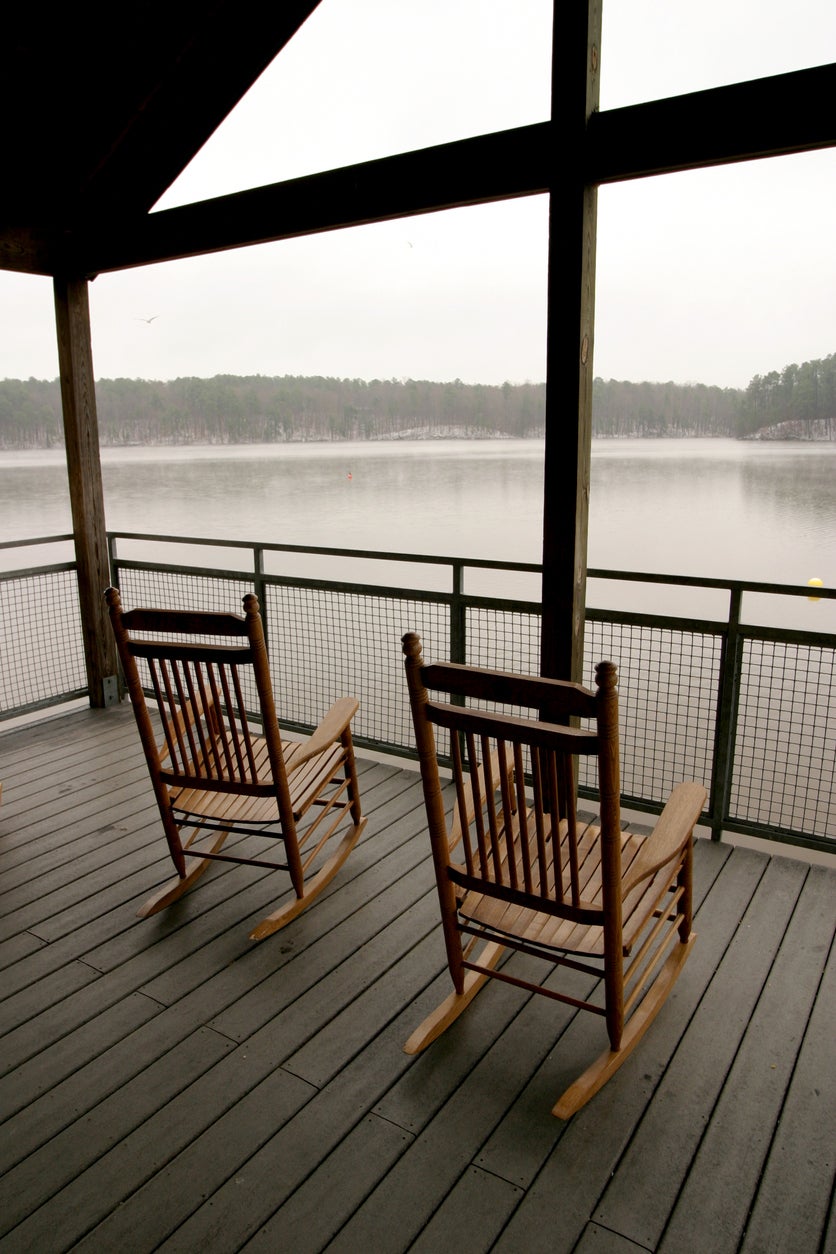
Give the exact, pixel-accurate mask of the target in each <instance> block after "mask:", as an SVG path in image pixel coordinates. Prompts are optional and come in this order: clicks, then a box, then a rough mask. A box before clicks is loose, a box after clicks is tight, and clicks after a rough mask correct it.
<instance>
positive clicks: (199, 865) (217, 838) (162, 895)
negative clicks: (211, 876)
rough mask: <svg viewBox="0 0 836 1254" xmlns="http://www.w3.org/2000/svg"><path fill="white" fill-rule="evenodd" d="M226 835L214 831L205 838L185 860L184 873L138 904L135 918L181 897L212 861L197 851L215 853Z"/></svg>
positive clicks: (163, 906) (146, 916)
mask: <svg viewBox="0 0 836 1254" xmlns="http://www.w3.org/2000/svg"><path fill="white" fill-rule="evenodd" d="M228 835H229V832H216V833H215V834H214V837H213V839H212V840H211V841H208V840H207V842H206V843H205V845H204V844H201V845H200V846H198V849H197V850H196V851H195V855H194V856H193V857H190V858H189V859H188V860H187V862H186V872H185V874H184V875H178V876H176V877H175V878H174V879H173V880H169V881H168V883H166V884H163V886H162V888H158V889H157V891H156V892H155V893H154V894H153V896H151V897H149V898H148V900H147V901H146V902H145V905H143V906H140V908H139V910H137V912H136V913H137V918H139V919H147V918H148V916H149V915H151V914H156V913H157V911H158V910H164V909H165V907H166V906H170V905H171V903H172V902H173V901H177V899H178V897H182V896H183V894H184V893H185V892H187V891H188V890H189V889H190V888H191V887H192V885H193V884H194V882H195V880H197V879H199V878H200V876H201V875H202V874H203V872H204V871H206V870H208V869H209V866H210V864H211V862H212V859H211V858H201V857H200V856H199V851H202V850H204V849H205V851H206V853H217V852H218V851H219V849H220V847H221V845H222V844H223V843H224V841H225V840H226V838H227V836H228Z"/></svg>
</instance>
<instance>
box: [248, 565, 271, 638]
mask: <svg viewBox="0 0 836 1254" xmlns="http://www.w3.org/2000/svg"><path fill="white" fill-rule="evenodd" d="M252 554H253V591H254V593H255V595H256V596H257V597H258V604H259V605H260V606H261V623H262V626H263V628H264V643H265V644H266V645H267V652H268V653H269V652H270V640H269V634H270V632H269V626H268V622H267V618H268V615H267V604H266V602H265V599H264V598H265V596H266V594H267V589H266V585H265V583H264V549H263V547H262V546H261V545H260V544H254V545H253V548H252Z"/></svg>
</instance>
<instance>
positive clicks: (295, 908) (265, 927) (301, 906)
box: [250, 819, 366, 940]
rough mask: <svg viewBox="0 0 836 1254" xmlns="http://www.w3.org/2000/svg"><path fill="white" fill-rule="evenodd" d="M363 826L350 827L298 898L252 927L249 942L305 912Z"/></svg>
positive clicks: (355, 840) (344, 856)
mask: <svg viewBox="0 0 836 1254" xmlns="http://www.w3.org/2000/svg"><path fill="white" fill-rule="evenodd" d="M365 826H366V819H361V820H360V822H359V823H356V824H355V825H354V826H353V827H350V828H349V829H348V831H347V832H346V834H345V836H344V837H343V839H342V840H341V841H340V844H339V846H338V847H337V849H336V851H335V852H334V853H333V854H332V855H331V857H330V858H329V859H328V861H327V862H325V863H324V864H323V865H322V867H321V868H320V869H319V871H317V873H316V875H313V876H312V877H311V878H310V879H309V880H307V881H306V883H305V886H304V889H303V891H302V893H301V894H300V896H298V897H296V898H294V900H293V901H291V902H290V903H289V904H288V905H286V906H282V907H280V908H279V909H278V910H275V911H274V912H273V914H268V916H267V918H266V919H262V920H261V922H260V923H259V924H258V926H257V927H254V928H253V930H252V931H251V932H250V940H264V938H265V937H266V936H272V935H273V933H274V932H278V931H279V929H280V928H283V927H286V925H287V924H288V923H290V922H291V920H292V919H295V918H296V917H297V915H300V914H301V913H302V911H303V910H306V909H307V908H308V906H309V905H310V904H311V902H312V901H313V900H314V898H315V897H318V896H319V894H320V893H321V892H322V890H323V888H325V887H326V885H328V884H329V883H330V882H331V880H332V879H333V878H334V876H335V875H336V874H337V871H339V869H340V867H341V866H342V864H343V863H344V862H345V860H346V858H347V857H348V855H349V854H350V853H351V851H352V849H353V848H354V846H355V845H356V844H357V841H358V840H359V839H360V836H361V834H362V831H363V828H364V827H365Z"/></svg>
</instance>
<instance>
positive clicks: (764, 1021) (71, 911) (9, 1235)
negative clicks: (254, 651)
mask: <svg viewBox="0 0 836 1254" xmlns="http://www.w3.org/2000/svg"><path fill="white" fill-rule="evenodd" d="M361 767H362V775H361V787H362V791H363V798H364V806H365V809H366V812H367V814H368V816H369V824H368V827H367V830H366V833H365V834H364V837H363V839H362V840H361V842H360V844H359V845H358V847H357V849H356V850H355V851H354V853H353V854H352V856H351V858H350V859H349V861H348V863H347V864H346V866H345V867H344V868H343V869H342V871H341V873H340V874H339V875H338V876H337V877H336V878H335V880H334V881H333V882H332V884H330V885H329V887H328V889H327V890H326V891H325V892H324V894H323V895H322V897H321V898H320V900H319V901H318V902H317V903H316V904H315V905H314V906H313V907H312V908H311V909H310V910H309V911H307V912H306V913H305V914H303V915H302V916H301V917H300V918H299V919H297V920H295V921H294V923H293V924H291V925H290V926H289V927H288V928H287V929H285V930H284V931H282V932H280V933H279V934H277V935H276V936H274V937H272V938H270V939H269V940H267V941H264V942H262V943H261V944H258V945H255V944H253V943H252V942H250V941H249V940H248V932H249V930H250V928H251V927H252V926H253V925H254V924H255V923H256V922H258V920H259V919H260V918H261V917H263V915H264V914H266V913H267V912H269V911H270V910H272V909H274V908H275V906H276V904H277V902H278V900H279V899H280V898H281V897H282V896H283V895H284V893H285V892H286V891H287V890H286V886H285V885H284V881H283V880H282V878H281V874H279V875H276V874H267V873H265V872H262V871H248V870H246V869H245V868H239V867H230V866H228V865H225V864H220V865H218V866H216V867H213V868H212V869H211V870H210V871H209V872H208V874H207V875H206V876H205V877H204V878H203V879H202V880H201V882H200V883H199V884H198V885H197V886H196V887H195V889H194V890H193V891H192V892H190V893H189V894H187V895H186V896H185V897H184V898H183V899H182V900H181V901H180V902H178V903H177V904H176V905H175V906H173V907H170V908H169V909H168V910H167V911H163V912H162V913H161V914H159V915H156V916H153V917H152V918H150V919H146V920H138V919H137V918H136V910H137V908H138V907H139V905H140V904H141V903H142V902H143V901H144V900H145V899H146V898H147V897H148V895H149V894H150V893H151V892H152V891H154V889H155V888H156V887H157V886H158V885H159V884H160V883H162V882H164V881H165V879H167V878H168V877H169V876H170V873H171V872H170V864H169V862H168V858H167V855H166V853H165V848H164V843H163V841H162V838H161V834H160V832H159V830H158V828H159V824H158V820H157V818H156V817H155V813H156V812H155V808H154V805H153V800H152V797H151V793H150V787H149V785H148V782H147V775H146V773H145V768H144V763H143V760H142V756H141V751H140V749H139V745H138V741H137V737H136V732H135V728H134V725H133V720H132V718H131V715H130V711H129V709H127V707H121V708H118V709H115V710H110V711H104V712H87V711H79V712H77V713H74V714H71V715H68V716H66V717H63V718H56V719H50V720H48V721H45V722H43V723H38V724H33V725H32V726H30V727H27V728H25V729H22V730H18V731H16V732H14V733H11V734H5V735H2V736H0V779H2V781H3V801H2V806H0V1249H2V1251H3V1254H7V1252H8V1254H18V1252H19V1251H20V1252H22V1251H27V1250H31V1251H37V1254H59V1252H60V1251H64V1250H70V1249H73V1250H75V1249H78V1250H84V1251H87V1252H88V1254H105V1252H107V1254H110V1252H111V1251H113V1250H115V1249H125V1250H129V1251H131V1254H144V1251H146V1250H147V1251H149V1254H150V1251H151V1250H155V1249H159V1248H161V1249H164V1250H166V1251H183V1252H188V1254H191V1252H192V1251H194V1252H195V1254H198V1252H199V1254H206V1252H208V1251H213V1250H217V1251H219V1252H222V1254H229V1252H230V1251H237V1250H247V1251H248V1254H256V1252H260V1251H267V1250H271V1251H272V1250H276V1249H288V1250H293V1251H294V1254H308V1251H310V1252H311V1254H313V1251H319V1250H324V1249H328V1250H329V1251H331V1252H332V1254H336V1252H337V1251H347V1252H350V1254H355V1252H356V1251H357V1250H358V1249H364V1248H368V1249H369V1250H373V1251H374V1254H387V1252H388V1251H392V1252H394V1251H406V1250H410V1249H411V1250H413V1251H417V1252H418V1254H431V1252H433V1251H436V1250H441V1249H452V1248H455V1249H457V1250H460V1251H462V1254H477V1252H478V1254H481V1252H482V1251H489V1250H495V1251H502V1252H504V1254H518V1252H519V1251H522V1250H525V1251H526V1254H529V1251H531V1252H534V1251H538V1250H543V1251H546V1250H548V1251H549V1252H550V1254H563V1252H564V1251H565V1252H566V1254H568V1252H569V1251H572V1250H578V1251H581V1250H582V1251H584V1254H586V1251H587V1250H588V1251H592V1250H602V1251H605V1250H612V1251H615V1250H619V1251H624V1252H625V1254H626V1251H628V1250H630V1249H644V1250H658V1251H666V1250H668V1249H674V1248H678V1249H682V1248H692V1249H693V1248H696V1247H695V1246H694V1244H693V1239H694V1233H695V1232H699V1233H700V1242H702V1243H703V1245H702V1248H705V1249H710V1250H711V1251H712V1254H715V1252H716V1254H725V1251H729V1252H730V1254H731V1251H735V1252H737V1251H742V1252H743V1254H761V1252H762V1251H772V1250H774V1251H776V1254H777V1252H778V1251H783V1250H786V1249H789V1248H792V1249H793V1250H794V1251H798V1252H799V1254H806V1252H807V1251H809V1252H810V1254H813V1252H814V1251H818V1250H819V1249H822V1250H826V1249H828V1248H829V1243H830V1244H832V1240H833V1238H832V1233H831V1232H830V1230H829V1228H828V1225H829V1224H830V1227H831V1228H832V1220H831V1218H830V1215H831V1209H832V1195H833V1187H834V1170H835V1168H834V1158H835V1157H836V1156H834V1154H833V1132H832V1129H833V1127H834V1125H835V1124H836V1080H834V1068H833V1058H832V1039H833V1022H834V1017H836V957H834V953H833V941H834V931H835V930H836V923H835V921H834V913H836V906H835V905H834V897H835V896H836V894H834V887H836V870H833V869H830V868H822V867H810V866H808V865H807V864H806V863H803V862H799V861H792V860H790V859H787V858H783V857H780V856H776V857H773V858H769V857H768V856H766V855H765V854H762V853H759V852H753V851H751V850H744V849H740V848H731V847H730V846H727V845H716V844H712V843H710V842H709V841H706V840H701V841H699V842H698V846H697V850H696V856H695V869H696V902H695V904H696V907H697V912H696V923H695V930H696V931H697V933H698V941H697V944H696V946H695V947H694V951H693V954H692V955H691V958H690V960H689V962H688V964H687V966H686V968H685V970H684V973H683V975H682V977H681V978H680V980H679V983H678V984H677V986H676V989H675V990H674V993H673V995H672V996H671V998H670V999H669V1001H668V1004H667V1005H666V1007H665V1008H664V1010H663V1012H662V1014H661V1015H660V1017H659V1019H658V1020H657V1021H656V1023H655V1024H654V1025H653V1027H652V1029H651V1031H650V1032H649V1033H648V1035H647V1037H646V1038H645V1039H644V1041H643V1042H642V1043H641V1045H640V1046H639V1048H638V1049H637V1051H636V1053H635V1054H634V1055H633V1056H632V1057H631V1058H630V1059H628V1060H627V1062H626V1063H625V1064H624V1066H623V1068H622V1069H621V1071H620V1072H619V1073H618V1074H617V1076H616V1077H615V1078H614V1079H613V1080H612V1081H611V1082H610V1083H609V1084H608V1085H607V1086H606V1087H605V1088H604V1089H603V1090H602V1091H601V1093H600V1094H598V1095H597V1096H596V1098H594V1099H593V1101H592V1102H591V1103H590V1104H589V1105H588V1106H587V1107H586V1108H585V1109H584V1110H582V1111H581V1112H579V1114H578V1115H577V1116H575V1118H574V1119H572V1120H571V1121H570V1122H568V1123H561V1122H560V1121H558V1120H555V1119H554V1118H553V1117H552V1116H551V1114H550V1110H551V1106H552V1104H553V1103H554V1101H555V1099H556V1097H557V1095H558V1094H559V1093H560V1092H561V1090H562V1088H563V1087H565V1085H566V1084H567V1083H568V1082H569V1080H570V1079H572V1078H573V1076H574V1075H575V1074H577V1073H578V1072H579V1071H581V1070H582V1069H583V1068H584V1067H585V1066H586V1065H587V1063H588V1062H589V1061H590V1060H591V1059H592V1058H593V1057H594V1056H595V1055H596V1054H597V1053H599V1052H600V1050H601V1049H602V1048H603V1045H604V1040H603V1037H602V1032H603V1028H602V1024H601V1023H600V1022H599V1021H598V1020H596V1019H594V1018H593V1017H592V1016H589V1015H583V1014H579V1013H576V1012H575V1011H573V1010H572V1009H571V1008H569V1007H566V1006H562V1005H560V1004H559V1003H551V1002H548V1001H546V1000H545V999H543V998H538V997H535V996H532V995H530V994H527V993H525V992H524V991H522V990H519V989H516V988H512V987H509V986H507V985H502V984H497V983H492V984H489V985H488V987H487V988H486V989H485V991H484V992H483V993H481V994H480V996H479V997H478V998H477V999H476V1000H475V1001H474V1003H473V1005H472V1006H471V1007H470V1008H469V1010H468V1013H467V1015H465V1016H464V1017H463V1018H462V1019H461V1020H460V1021H459V1022H458V1023H457V1024H455V1025H454V1026H453V1027H452V1028H451V1029H450V1030H449V1031H448V1032H447V1033H446V1034H445V1035H444V1036H443V1037H442V1038H441V1039H440V1040H439V1041H437V1042H436V1043H435V1044H434V1045H433V1046H432V1047H431V1048H430V1049H429V1050H427V1051H426V1052H425V1053H424V1054H423V1055H421V1056H419V1057H417V1058H410V1057H408V1056H407V1055H405V1054H404V1053H403V1050H402V1048H401V1046H402V1044H403V1041H404V1040H405V1039H406V1037H407V1036H408V1035H409V1034H410V1032H411V1031H412V1029H413V1028H414V1027H415V1026H416V1025H417V1024H418V1023H419V1022H420V1021H421V1020H422V1018H423V1017H424V1016H425V1015H426V1014H427V1013H428V1012H429V1010H430V1009H431V1008H432V1007H433V1006H434V1005H436V1004H437V1003H438V1001H440V1000H441V998H442V997H443V996H444V995H445V994H446V992H447V991H448V988H449V977H448V976H447V972H446V966H445V961H444V950H443V944H442V941H441V936H440V930H439V927H438V915H437V907H436V903H435V895H434V887H433V877H432V871H431V867H430V863H429V858H428V848H427V841H426V834H425V825H424V813H423V802H422V797H421V790H420V785H419V783H418V780H417V777H416V776H415V774H414V773H413V772H411V771H402V770H400V769H398V768H397V766H395V765H394V764H388V763H379V762H370V761H363V762H362V763H361ZM532 963H533V960H532V959H526V958H523V957H521V956H519V955H513V956H511V957H510V958H509V969H514V968H516V969H517V970H518V971H520V972H522V971H524V969H525V968H526V966H527V965H528V964H532ZM563 978H564V979H565V974H564V977H563ZM575 978H576V982H577V986H578V990H579V991H580V990H583V989H586V988H588V987H589V979H588V977H583V976H581V975H580V974H578V973H575Z"/></svg>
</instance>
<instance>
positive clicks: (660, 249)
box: [0, 0, 836, 387]
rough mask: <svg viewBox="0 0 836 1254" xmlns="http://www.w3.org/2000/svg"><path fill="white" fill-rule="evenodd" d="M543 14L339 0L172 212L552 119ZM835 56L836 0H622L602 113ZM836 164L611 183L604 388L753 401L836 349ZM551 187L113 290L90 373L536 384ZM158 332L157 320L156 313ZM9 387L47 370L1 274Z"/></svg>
mask: <svg viewBox="0 0 836 1254" xmlns="http://www.w3.org/2000/svg"><path fill="white" fill-rule="evenodd" d="M550 9H551V4H550V2H549V0H515V3H514V4H512V5H509V4H508V3H507V0H322V3H321V5H320V6H319V8H318V9H317V10H316V11H315V12H314V14H313V15H312V17H311V18H310V20H309V21H308V22H307V23H306V25H305V26H304V27H303V28H302V30H301V31H300V32H299V33H298V34H297V36H296V37H295V38H294V40H293V41H292V42H291V44H290V45H288V47H287V48H286V49H285V50H284V52H282V53H281V55H280V56H279V57H278V58H277V60H276V61H275V62H274V63H273V65H272V66H271V67H270V68H269V69H268V70H267V71H266V73H265V74H264V75H263V76H262V78H261V80H260V81H259V82H258V83H257V84H256V85H255V87H254V88H253V89H252V91H251V92H250V93H249V95H248V96H247V97H246V98H245V100H244V101H242V103H241V104H240V105H239V106H238V108H237V109H236V110H235V112H234V113H233V114H231V115H230V117H229V118H228V119H227V121H226V122H225V123H224V124H223V126H222V127H221V128H220V129H219V130H218V131H217V132H216V134H215V135H214V136H213V137H212V138H211V139H210V140H209V142H208V143H207V144H206V146H205V148H204V149H203V150H202V152H200V153H199V154H198V156H197V157H196V158H195V160H194V162H193V163H192V165H191V166H190V167H189V169H188V170H187V171H185V173H184V174H183V176H182V177H181V178H180V179H179V180H178V182H177V183H176V184H174V186H173V187H172V188H171V189H170V190H169V192H168V193H167V194H166V196H165V197H164V199H163V200H162V201H160V203H159V205H158V206H157V208H168V207H171V206H173V205H177V204H185V203H189V202H190V201H194V200H200V199H203V198H205V197H207V196H217V195H222V194H224V193H226V192H231V191H238V190H240V189H242V188H245V187H254V186H259V185H262V184H265V183H271V182H278V181H280V180H282V179H286V178H293V177H296V176H298V175H301V174H308V173H312V172H314V171H316V170H324V169H331V168H334V167H336V166H341V165H349V164H351V163H353V162H356V161H363V160H369V159H372V158H376V157H381V156H386V155H388V154H390V153H394V152H402V151H408V150H411V149H415V148H420V147H424V146H426V145H430V144H436V143H444V142H447V141H449V140H454V139H459V138H462V137H464V136H468V135H474V134H480V133H484V132H489V131H494V130H501V129H503V128H505V127H511V126H520V125H524V124H527V123H530V122H538V121H542V120H544V119H545V118H547V117H548V97H549V47H550ZM834 60H836V4H834V3H833V0H700V2H699V3H694V4H691V5H689V6H686V5H685V4H684V3H682V2H681V0H680V2H676V3H671V0H604V31H603V38H602V74H601V107H602V108H611V107H616V106H619V105H625V104H632V103H636V102H638V101H640V100H647V99H655V98H658V97H662V96H668V95H676V94H678V93H680V92H686V91H695V90H699V89H700V88H705V87H713V86H718V85H720V84H723V83H728V82H734V81H737V80H741V79H746V78H756V77H759V76H761V75H766V74H776V73H781V72H783V71H786V70H795V69H801V68H804V67H806V66H810V65H819V64H823V63H825V62H829V61H834ZM834 205H836V153H834V152H833V151H829V152H823V153H809V154H804V155H802V156H798V157H790V158H781V159H779V160H772V161H764V162H750V163H746V164H743V165H738V166H732V167H727V168H724V169H716V170H707V171H698V172H694V173H689V174H684V175H671V176H668V177H665V178H660V179H645V180H640V181H637V182H633V183H628V184H622V185H619V186H615V187H607V188H602V189H601V191H600V193H599V241H598V283H597V298H596V299H597V330H596V342H595V373H596V374H598V375H601V376H603V377H604V378H618V379H634V380H641V379H651V380H667V379H673V380H675V381H677V382H686V381H699V382H703V383H709V384H720V385H722V386H727V387H744V386H745V385H746V384H747V383H748V381H749V379H750V378H751V377H752V375H754V374H756V373H765V372H766V371H769V370H771V369H780V368H781V367H782V366H783V365H785V364H787V363H788V362H791V361H803V360H807V359H809V358H811V357H821V356H824V355H826V354H828V353H832V352H834V351H836V261H835V260H834V238H833V237H834V232H833V220H834ZM546 217H547V203H546V198H545V197H534V198H527V199H524V200H517V201H512V202H507V203H504V204H500V205H489V206H481V207H478V208H474V209H466V210H457V211H453V212H448V213H441V214H429V215H424V216H421V217H418V218H412V219H408V220H401V221H398V222H392V223H386V224H383V225H380V226H373V227H363V228H357V229H354V230H350V231H339V232H331V233H329V234H324V235H318V236H313V237H309V238H306V239H301V240H291V241H287V242H283V243H278V244H271V245H264V246H261V247H259V248H249V249H240V250H236V251H234V252H229V253H225V254H218V255H215V256H212V257H205V258H199V259H195V260H190V261H182V262H172V263H168V264H165V265H159V266H149V267H144V268H142V269H138V270H132V271H127V272H124V273H122V274H119V275H102V276H100V277H99V278H98V279H97V280H96V281H95V282H94V283H93V284H92V286H91V309H92V317H93V355H94V364H95V371H96V375H97V377H114V376H127V377H141V378H161V379H166V378H175V377H178V376H182V375H202V376H211V375H214V374H220V373H228V374H256V373H258V374H267V375H282V374H319V375H337V376H348V377H353V378H365V379H371V378H408V377H411V378H429V379H437V380H441V379H454V378H461V379H463V380H465V381H466V382H483V383H501V382H503V381H504V380H506V379H508V380H511V381H512V382H521V381H524V380H527V379H528V380H541V379H542V378H543V377H544V373H545V367H544V360H545V263H546V252H547V231H546ZM147 319H153V320H152V321H146V320H147ZM0 330H1V331H2V334H0V378H2V377H10V378H27V377H29V376H35V377H37V378H54V377H55V375H56V374H57V355H56V349H55V344H54V324H53V314H52V288H51V282H50V280H48V279H44V278H38V277H32V276H27V275H13V274H8V273H0Z"/></svg>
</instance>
